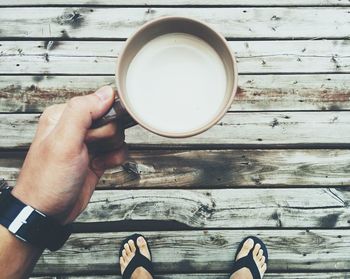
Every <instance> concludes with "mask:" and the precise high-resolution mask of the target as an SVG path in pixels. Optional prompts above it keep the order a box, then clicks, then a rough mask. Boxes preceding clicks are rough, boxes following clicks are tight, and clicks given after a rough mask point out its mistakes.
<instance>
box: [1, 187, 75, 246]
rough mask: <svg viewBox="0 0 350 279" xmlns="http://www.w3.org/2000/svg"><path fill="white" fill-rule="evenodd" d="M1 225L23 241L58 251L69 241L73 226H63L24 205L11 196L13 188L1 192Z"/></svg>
mask: <svg viewBox="0 0 350 279" xmlns="http://www.w3.org/2000/svg"><path fill="white" fill-rule="evenodd" d="M0 224H1V225H3V226H4V227H6V228H7V229H8V230H9V231H10V232H11V233H13V234H14V235H15V236H16V237H18V238H19V239H21V240H22V241H25V242H28V243H30V244H32V245H34V246H36V247H40V248H43V249H45V248H48V249H49V250H51V251H56V250H58V249H59V248H61V247H62V246H63V245H64V243H65V242H66V241H67V239H68V238H69V236H70V235H71V232H72V225H71V224H69V225H65V226H62V225H61V224H59V223H58V222H56V221H55V220H54V219H53V218H51V217H49V216H46V215H45V214H43V213H42V212H40V211H38V210H36V209H34V208H32V207H31V206H29V205H26V204H24V203H23V202H21V201H20V200H18V199H17V198H15V197H14V196H13V195H12V194H11V188H9V187H6V188H5V189H1V190H0Z"/></svg>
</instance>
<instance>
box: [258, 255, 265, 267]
mask: <svg viewBox="0 0 350 279" xmlns="http://www.w3.org/2000/svg"><path fill="white" fill-rule="evenodd" d="M259 263H260V265H261V266H262V265H264V263H265V256H262V257H261V259H260V261H259Z"/></svg>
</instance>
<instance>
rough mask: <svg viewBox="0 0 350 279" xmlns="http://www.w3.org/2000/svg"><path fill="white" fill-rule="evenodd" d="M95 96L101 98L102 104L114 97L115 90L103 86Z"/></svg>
mask: <svg viewBox="0 0 350 279" xmlns="http://www.w3.org/2000/svg"><path fill="white" fill-rule="evenodd" d="M95 94H96V95H97V97H99V98H100V100H101V101H102V102H105V101H107V100H109V99H110V98H111V97H112V95H113V89H112V87H110V86H103V87H101V88H100V89H98V90H97V91H96V92H95Z"/></svg>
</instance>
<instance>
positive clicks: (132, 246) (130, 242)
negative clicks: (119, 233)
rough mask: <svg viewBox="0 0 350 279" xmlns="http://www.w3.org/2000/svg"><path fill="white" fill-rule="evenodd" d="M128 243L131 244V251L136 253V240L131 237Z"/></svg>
mask: <svg viewBox="0 0 350 279" xmlns="http://www.w3.org/2000/svg"><path fill="white" fill-rule="evenodd" d="M128 244H129V247H130V250H131V253H135V251H136V246H135V242H134V241H133V240H132V239H130V240H129V241H128Z"/></svg>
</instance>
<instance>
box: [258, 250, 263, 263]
mask: <svg viewBox="0 0 350 279" xmlns="http://www.w3.org/2000/svg"><path fill="white" fill-rule="evenodd" d="M263 254H264V251H263V250H262V249H260V250H259V252H258V256H257V257H258V260H259V261H260V259H261V257H262V256H263Z"/></svg>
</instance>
